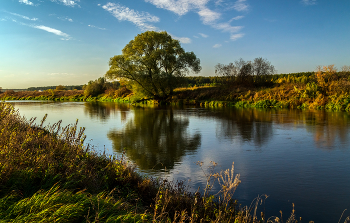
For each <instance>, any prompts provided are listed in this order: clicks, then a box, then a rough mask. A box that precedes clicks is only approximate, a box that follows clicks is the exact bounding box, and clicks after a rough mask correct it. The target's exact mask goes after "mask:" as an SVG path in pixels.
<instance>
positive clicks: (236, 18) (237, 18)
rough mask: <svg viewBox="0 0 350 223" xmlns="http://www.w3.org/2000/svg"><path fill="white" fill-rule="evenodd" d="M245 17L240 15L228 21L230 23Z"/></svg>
mask: <svg viewBox="0 0 350 223" xmlns="http://www.w3.org/2000/svg"><path fill="white" fill-rule="evenodd" d="M243 18H244V16H242V15H239V16H236V17H233V18H232V19H230V20H229V21H228V22H229V23H230V22H232V21H233V20H240V19H243Z"/></svg>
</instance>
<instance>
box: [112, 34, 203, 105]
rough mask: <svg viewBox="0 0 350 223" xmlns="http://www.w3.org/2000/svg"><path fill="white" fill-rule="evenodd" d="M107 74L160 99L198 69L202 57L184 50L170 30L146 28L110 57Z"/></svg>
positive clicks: (163, 98)
mask: <svg viewBox="0 0 350 223" xmlns="http://www.w3.org/2000/svg"><path fill="white" fill-rule="evenodd" d="M109 66H110V69H109V70H108V71H107V73H106V75H105V77H106V78H109V79H119V80H120V81H123V80H125V79H126V80H128V82H129V83H130V84H132V85H133V91H136V93H142V94H143V95H145V96H147V97H149V98H152V99H155V100H158V101H161V100H166V99H168V98H169V97H170V96H171V95H172V94H173V90H174V88H176V87H177V86H179V84H181V82H182V77H184V76H185V75H186V74H187V73H188V72H189V71H190V70H192V71H193V72H199V71H200V70H201V67H200V61H199V59H198V58H197V57H196V55H195V54H194V53H193V52H185V51H184V49H183V48H182V47H181V45H180V42H179V41H178V40H174V39H173V38H172V37H171V36H170V35H169V34H168V33H167V32H155V31H147V32H144V33H141V34H139V35H137V36H136V37H135V38H134V39H133V40H131V41H130V42H129V43H128V44H127V45H126V46H125V47H124V49H123V50H122V55H117V56H114V57H112V58H111V59H110V61H109Z"/></svg>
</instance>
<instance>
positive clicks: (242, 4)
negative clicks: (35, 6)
mask: <svg viewBox="0 0 350 223" xmlns="http://www.w3.org/2000/svg"><path fill="white" fill-rule="evenodd" d="M233 8H234V9H235V10H236V11H239V12H241V11H247V10H248V9H249V5H248V4H247V3H246V0H237V1H236V2H235V4H234V5H233Z"/></svg>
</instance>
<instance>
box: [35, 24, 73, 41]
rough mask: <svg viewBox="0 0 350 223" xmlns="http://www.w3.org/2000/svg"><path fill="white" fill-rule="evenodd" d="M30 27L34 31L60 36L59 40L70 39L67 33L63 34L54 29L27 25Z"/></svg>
mask: <svg viewBox="0 0 350 223" xmlns="http://www.w3.org/2000/svg"><path fill="white" fill-rule="evenodd" d="M29 26H30V27H32V28H35V29H41V30H44V31H46V32H49V33H53V34H55V35H57V36H61V37H62V38H61V40H70V39H71V37H70V36H69V35H68V34H67V33H64V32H62V31H60V30H57V29H54V28H50V27H47V26H42V25H39V26H38V25H29Z"/></svg>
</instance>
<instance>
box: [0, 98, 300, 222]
mask: <svg viewBox="0 0 350 223" xmlns="http://www.w3.org/2000/svg"><path fill="white" fill-rule="evenodd" d="M45 118H46V117H44V118H43V120H42V121H41V124H37V125H35V124H33V123H34V120H33V119H32V120H25V119H23V118H21V117H20V116H19V115H18V113H17V112H16V111H15V110H14V109H13V107H12V106H11V105H9V104H5V103H0V169H1V173H0V181H1V182H0V221H2V222H39V221H41V222H266V219H265V217H264V215H260V214H259V216H257V214H256V213H257V212H254V210H255V209H254V207H255V206H254V207H250V208H241V207H239V206H238V205H237V203H236V200H234V199H233V195H234V194H233V193H234V191H235V189H236V188H237V186H238V184H239V182H240V181H239V175H236V176H235V175H234V173H233V167H232V169H231V170H226V171H223V172H220V173H215V172H214V171H213V168H211V169H210V170H211V171H210V172H209V173H206V171H205V170H204V169H203V172H204V174H205V177H206V179H207V187H206V189H205V191H204V192H202V193H199V192H197V193H194V194H193V193H190V192H188V190H187V189H186V186H185V185H184V184H183V183H182V182H178V183H174V182H168V181H167V180H162V179H153V178H150V177H145V176H140V175H139V174H138V173H137V172H136V171H135V170H134V169H133V168H132V167H130V166H128V164H127V162H126V161H125V160H124V159H116V158H115V157H111V156H106V155H104V154H97V153H96V152H94V151H93V150H90V149H89V148H88V147H85V146H84V145H83V143H84V139H85V136H84V128H78V127H77V123H75V124H73V125H70V126H66V127H61V125H60V122H59V123H56V124H53V125H51V126H45V125H44V121H45ZM198 165H199V168H202V163H198ZM215 165H216V164H215V163H213V166H212V167H214V166H215ZM214 181H219V185H220V188H221V190H220V192H219V193H218V194H216V195H212V194H211V193H210V190H211V188H212V187H213V183H214ZM261 199H262V198H258V199H257V202H256V205H257V204H258V201H260V200H261ZM292 218H293V219H294V218H295V215H294V214H293V215H292ZM294 220H295V219H294ZM270 222H275V221H270ZM276 222H277V221H276ZM291 222H294V221H291Z"/></svg>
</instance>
